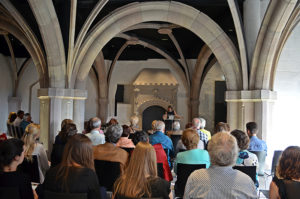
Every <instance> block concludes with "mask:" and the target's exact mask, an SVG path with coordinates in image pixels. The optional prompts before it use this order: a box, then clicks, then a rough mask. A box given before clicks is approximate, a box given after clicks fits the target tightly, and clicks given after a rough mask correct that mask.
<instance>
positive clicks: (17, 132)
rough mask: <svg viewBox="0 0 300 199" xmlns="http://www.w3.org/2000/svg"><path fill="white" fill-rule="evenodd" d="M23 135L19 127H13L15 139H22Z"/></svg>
mask: <svg viewBox="0 0 300 199" xmlns="http://www.w3.org/2000/svg"><path fill="white" fill-rule="evenodd" d="M23 134H24V131H23V129H22V128H21V127H19V126H15V135H16V138H19V139H21V138H22V137H23Z"/></svg>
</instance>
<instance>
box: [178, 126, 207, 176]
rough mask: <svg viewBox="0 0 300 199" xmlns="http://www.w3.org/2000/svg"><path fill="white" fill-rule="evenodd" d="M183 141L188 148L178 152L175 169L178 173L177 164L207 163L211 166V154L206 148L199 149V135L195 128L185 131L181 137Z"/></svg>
mask: <svg viewBox="0 0 300 199" xmlns="http://www.w3.org/2000/svg"><path fill="white" fill-rule="evenodd" d="M181 140H182V143H183V144H184V145H185V147H186V148H187V151H184V152H180V153H178V154H177V156H176V159H175V166H174V171H175V173H177V164H178V163H182V164H205V165H206V168H208V167H209V166H210V161H209V155H208V152H207V151H206V150H203V149H198V148H197V146H198V142H199V135H198V133H197V131H195V130H193V129H186V130H184V131H183V134H182V137H181Z"/></svg>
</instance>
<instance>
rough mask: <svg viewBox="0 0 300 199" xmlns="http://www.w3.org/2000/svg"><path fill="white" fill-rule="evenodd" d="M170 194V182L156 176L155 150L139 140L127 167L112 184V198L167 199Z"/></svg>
mask: <svg viewBox="0 0 300 199" xmlns="http://www.w3.org/2000/svg"><path fill="white" fill-rule="evenodd" d="M170 194H171V190H170V183H169V182H167V181H165V180H163V179H161V178H160V177H158V176H157V164H156V155H155V150H154V149H153V147H152V146H151V145H150V144H149V143H146V142H139V143H138V144H137V146H136V148H135V149H134V151H133V153H132V156H131V159H130V162H129V165H128V167H127V168H126V170H125V172H124V173H123V175H122V176H120V178H119V179H118V180H117V181H116V182H115V184H114V192H113V197H112V198H113V199H120V198H164V199H168V198H169V195H170Z"/></svg>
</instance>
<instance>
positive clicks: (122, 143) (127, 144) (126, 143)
mask: <svg viewBox="0 0 300 199" xmlns="http://www.w3.org/2000/svg"><path fill="white" fill-rule="evenodd" d="M122 128H123V133H122V135H121V137H120V139H119V141H118V142H117V146H118V147H121V148H135V145H134V144H133V142H132V140H131V139H128V137H129V135H130V127H129V126H127V125H123V126H122Z"/></svg>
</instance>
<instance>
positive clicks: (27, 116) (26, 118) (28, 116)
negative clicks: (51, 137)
mask: <svg viewBox="0 0 300 199" xmlns="http://www.w3.org/2000/svg"><path fill="white" fill-rule="evenodd" d="M30 117H31V115H30V113H26V114H25V115H24V118H23V120H25V121H27V120H28V119H29V118H30Z"/></svg>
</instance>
